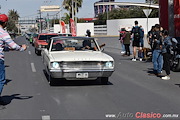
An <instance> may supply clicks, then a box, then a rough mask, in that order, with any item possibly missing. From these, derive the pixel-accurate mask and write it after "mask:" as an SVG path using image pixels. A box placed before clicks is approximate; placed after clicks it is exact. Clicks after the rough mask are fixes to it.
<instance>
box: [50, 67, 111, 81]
mask: <svg viewBox="0 0 180 120" xmlns="http://www.w3.org/2000/svg"><path fill="white" fill-rule="evenodd" d="M113 72H114V70H113V69H105V70H72V69H71V70H70V69H69V70H49V73H50V75H51V77H53V78H65V79H66V80H93V79H94V80H95V79H97V78H99V77H110V76H111V75H112V73H113ZM77 74H85V75H87V76H85V77H78V75H77Z"/></svg>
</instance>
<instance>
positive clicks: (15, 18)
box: [7, 9, 19, 33]
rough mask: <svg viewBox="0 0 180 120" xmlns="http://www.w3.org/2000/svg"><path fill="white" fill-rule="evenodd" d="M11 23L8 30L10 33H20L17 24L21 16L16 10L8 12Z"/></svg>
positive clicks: (9, 22)
mask: <svg viewBox="0 0 180 120" xmlns="http://www.w3.org/2000/svg"><path fill="white" fill-rule="evenodd" d="M8 17H9V21H8V23H7V30H8V31H10V32H15V33H17V32H18V28H17V27H16V24H17V23H18V18H19V14H18V12H17V11H16V10H14V9H13V10H9V12H8Z"/></svg>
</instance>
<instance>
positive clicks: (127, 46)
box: [124, 44, 130, 56]
mask: <svg viewBox="0 0 180 120" xmlns="http://www.w3.org/2000/svg"><path fill="white" fill-rule="evenodd" d="M124 46H125V50H126V53H125V55H128V56H130V48H129V46H130V44H124Z"/></svg>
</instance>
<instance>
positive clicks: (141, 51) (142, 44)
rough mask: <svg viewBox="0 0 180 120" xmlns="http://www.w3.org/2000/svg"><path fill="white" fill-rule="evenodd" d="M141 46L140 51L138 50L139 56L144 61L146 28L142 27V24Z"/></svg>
mask: <svg viewBox="0 0 180 120" xmlns="http://www.w3.org/2000/svg"><path fill="white" fill-rule="evenodd" d="M140 28H141V30H140V43H139V44H140V45H139V46H140V47H139V52H138V56H139V60H140V61H142V60H143V58H144V53H143V48H144V29H143V27H142V25H140Z"/></svg>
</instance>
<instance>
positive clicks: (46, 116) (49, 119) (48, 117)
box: [42, 115, 51, 120]
mask: <svg viewBox="0 0 180 120" xmlns="http://www.w3.org/2000/svg"><path fill="white" fill-rule="evenodd" d="M42 120H51V118H50V116H49V115H44V116H42Z"/></svg>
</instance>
